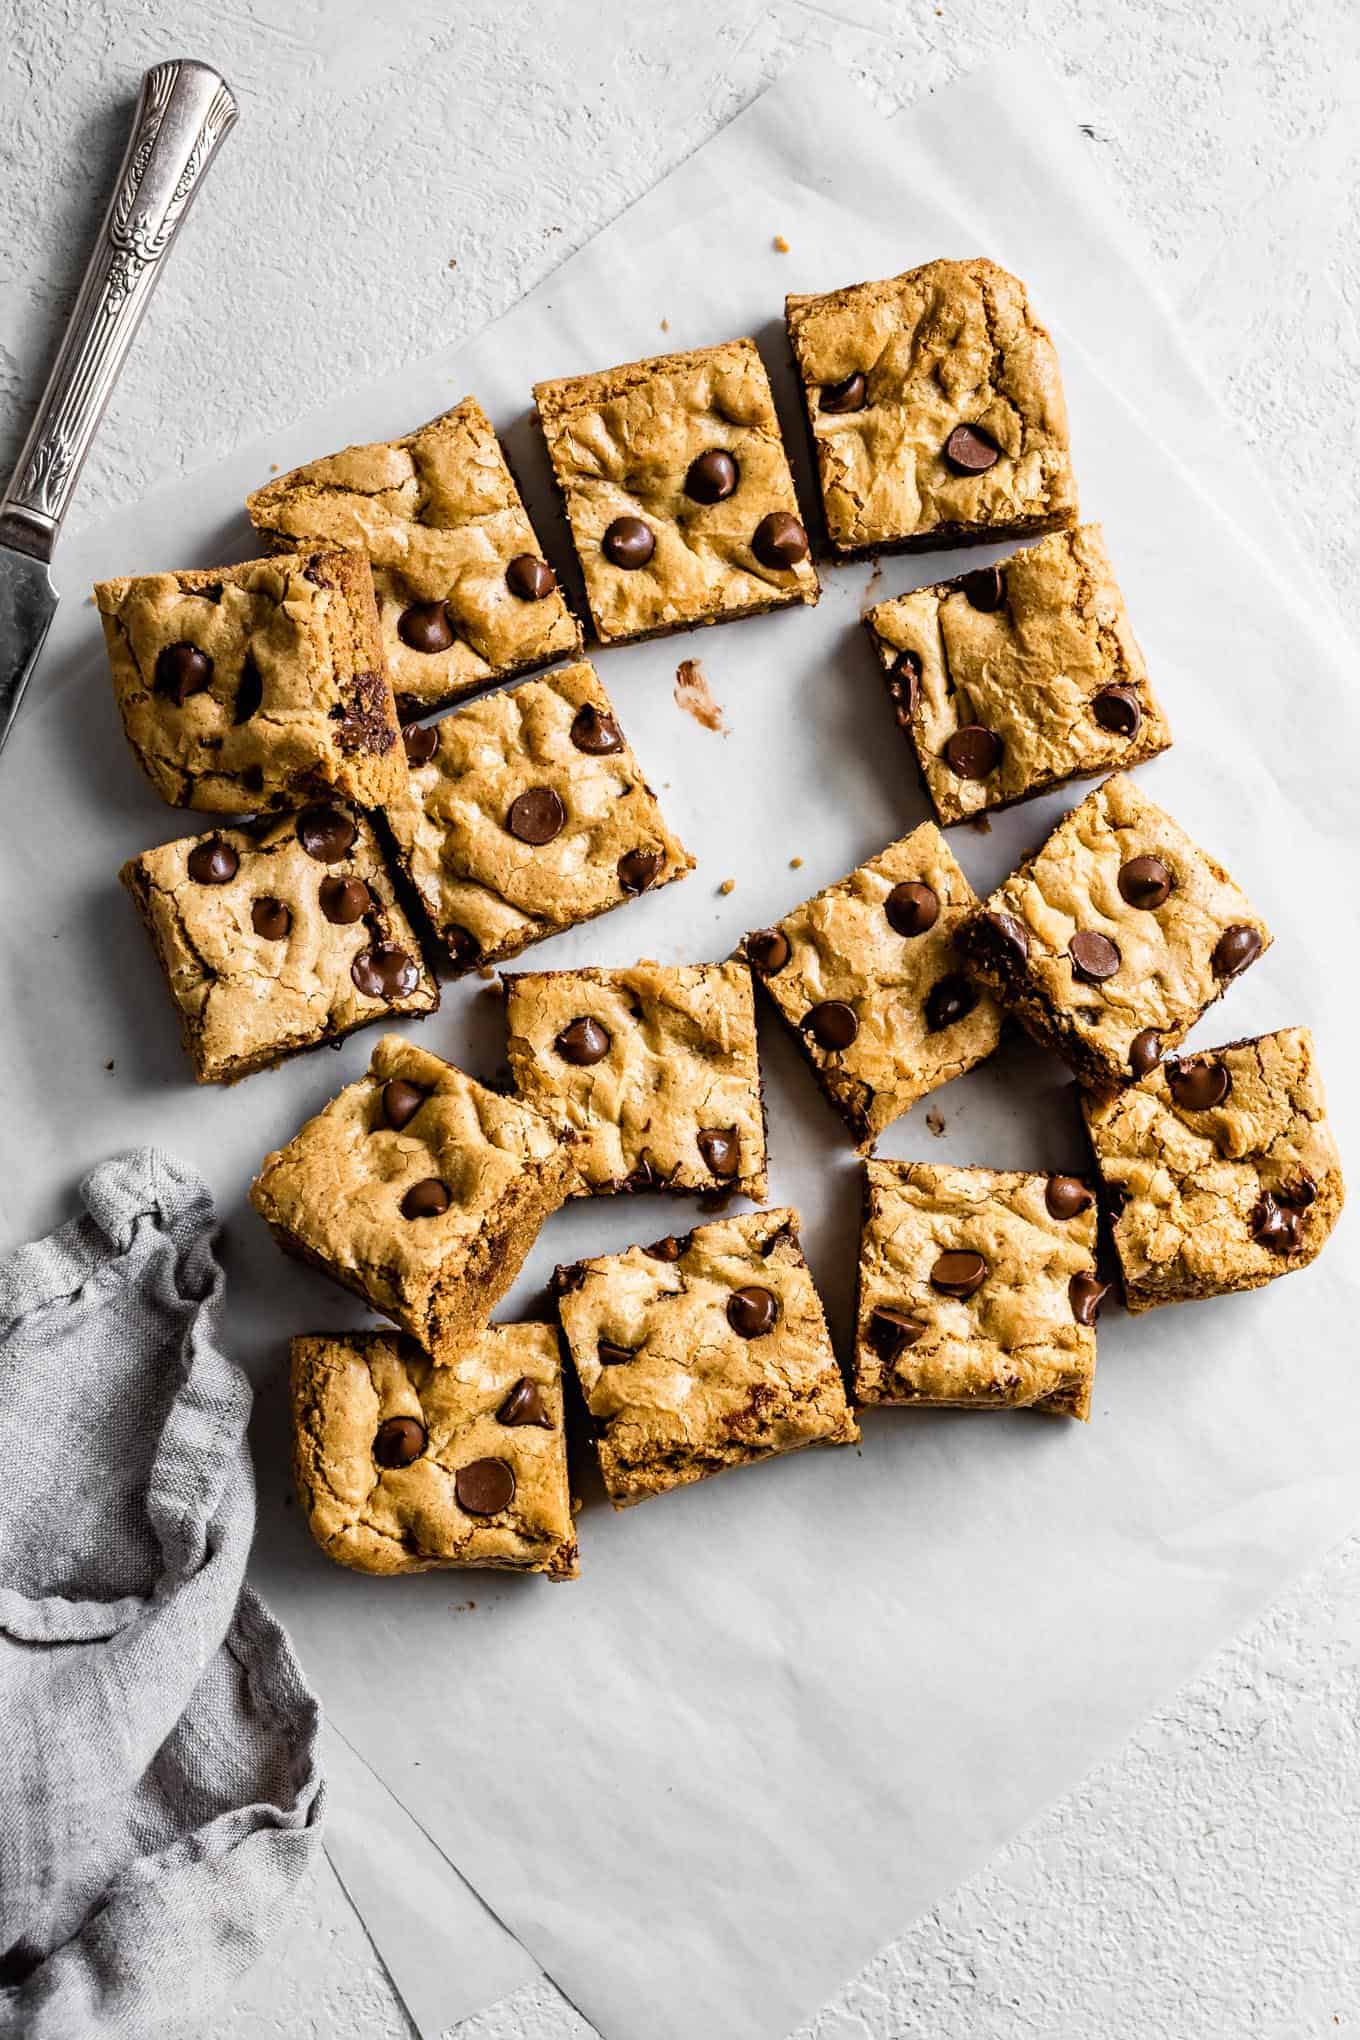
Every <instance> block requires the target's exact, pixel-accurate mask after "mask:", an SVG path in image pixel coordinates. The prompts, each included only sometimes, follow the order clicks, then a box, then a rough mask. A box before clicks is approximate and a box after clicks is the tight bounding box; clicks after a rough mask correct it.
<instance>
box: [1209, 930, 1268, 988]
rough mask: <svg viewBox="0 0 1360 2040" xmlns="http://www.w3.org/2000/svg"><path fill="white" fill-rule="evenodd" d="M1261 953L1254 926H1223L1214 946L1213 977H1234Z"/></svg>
mask: <svg viewBox="0 0 1360 2040" xmlns="http://www.w3.org/2000/svg"><path fill="white" fill-rule="evenodd" d="M1260 954H1261V938H1260V936H1259V934H1258V933H1257V931H1256V930H1255V928H1246V927H1242V926H1241V925H1238V926H1237V927H1233V928H1225V929H1224V930H1223V933H1222V934H1221V935H1220V936H1219V938H1218V942H1217V944H1216V946H1215V949H1214V953H1213V957H1212V959H1211V961H1212V967H1213V973H1214V976H1215V977H1219V978H1230V977H1236V976H1237V973H1238V972H1239V971H1240V970H1245V969H1246V967H1247V965H1248V964H1249V963H1255V961H1256V959H1257V957H1258V956H1259V955H1260Z"/></svg>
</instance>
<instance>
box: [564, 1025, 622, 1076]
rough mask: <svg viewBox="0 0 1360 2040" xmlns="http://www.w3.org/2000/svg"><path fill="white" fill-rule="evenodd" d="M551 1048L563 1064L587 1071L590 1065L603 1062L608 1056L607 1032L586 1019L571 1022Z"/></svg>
mask: <svg viewBox="0 0 1360 2040" xmlns="http://www.w3.org/2000/svg"><path fill="white" fill-rule="evenodd" d="M553 1047H554V1048H555V1049H556V1050H557V1053H558V1054H559V1055H560V1056H561V1058H562V1060H563V1062H567V1063H572V1064H574V1065H575V1067H576V1068H577V1069H582V1070H584V1069H589V1067H590V1065H591V1064H592V1063H597V1062H603V1061H604V1059H605V1057H606V1056H607V1055H608V1053H609V1031H608V1029H607V1028H604V1027H601V1025H600V1023H599V1021H598V1020H592V1019H590V1018H588V1017H583V1018H581V1019H579V1020H572V1021H569V1022H568V1024H567V1025H566V1026H565V1027H564V1028H563V1029H562V1032H561V1033H560V1034H559V1035H558V1037H557V1039H556V1041H555V1042H554V1043H553Z"/></svg>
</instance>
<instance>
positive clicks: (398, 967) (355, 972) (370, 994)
mask: <svg viewBox="0 0 1360 2040" xmlns="http://www.w3.org/2000/svg"><path fill="white" fill-rule="evenodd" d="M349 974H350V976H351V977H352V978H353V980H354V982H355V984H356V985H357V986H358V988H359V990H360V991H361V992H362V993H363V995H364V997H365V998H366V999H403V998H406V997H408V996H409V994H410V993H412V992H413V991H414V990H415V988H416V986H417V985H418V984H419V983H420V966H419V965H418V964H417V962H416V960H415V958H414V957H413V956H412V955H411V953H410V951H409V950H407V949H403V948H402V947H401V946H400V944H399V943H396V942H375V943H374V945H373V947H372V948H371V949H361V950H360V951H359V954H358V955H357V956H356V957H355V959H354V961H353V963H352V964H351V965H350V967H349Z"/></svg>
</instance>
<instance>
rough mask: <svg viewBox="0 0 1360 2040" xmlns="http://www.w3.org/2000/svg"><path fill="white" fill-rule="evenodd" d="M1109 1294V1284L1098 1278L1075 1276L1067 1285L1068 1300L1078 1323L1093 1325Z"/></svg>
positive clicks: (1083, 1275) (1084, 1275)
mask: <svg viewBox="0 0 1360 2040" xmlns="http://www.w3.org/2000/svg"><path fill="white" fill-rule="evenodd" d="M1109 1293H1110V1285H1109V1283H1108V1282H1102V1281H1100V1279H1099V1278H1098V1277H1097V1276H1095V1275H1086V1274H1081V1275H1074V1276H1073V1277H1072V1280H1071V1281H1070V1282H1069V1283H1068V1285H1067V1299H1068V1302H1069V1303H1070V1304H1071V1306H1072V1315H1073V1317H1074V1318H1075V1319H1076V1321H1077V1323H1078V1324H1079V1325H1093V1324H1094V1323H1095V1321H1096V1319H1097V1318H1098V1317H1099V1315H1100V1306H1101V1304H1102V1303H1104V1301H1105V1299H1106V1297H1107V1296H1108V1295H1109Z"/></svg>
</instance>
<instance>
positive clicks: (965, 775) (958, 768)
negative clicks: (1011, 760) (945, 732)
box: [944, 723, 1004, 779]
mask: <svg viewBox="0 0 1360 2040" xmlns="http://www.w3.org/2000/svg"><path fill="white" fill-rule="evenodd" d="M1003 748H1004V746H1003V745H1002V742H1001V739H1000V737H999V736H997V734H996V732H995V730H989V729H986V728H984V726H983V725H982V724H981V723H965V724H964V726H963V728H962V729H961V730H955V731H954V734H953V735H952V736H951V737H949V738H948V739H946V742H945V747H944V758H945V763H946V764H947V765H948V767H949V769H950V771H951V772H953V773H954V774H955V775H956V776H957V777H958V778H959V779H985V778H986V777H987V775H988V773H989V772H995V770H996V768H997V766H998V765H999V764H1000V763H1001V754H1002V750H1003Z"/></svg>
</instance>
